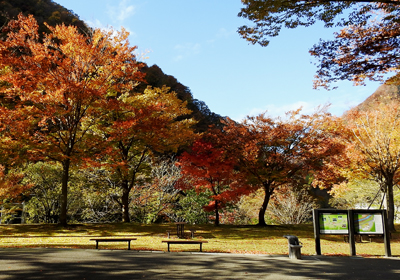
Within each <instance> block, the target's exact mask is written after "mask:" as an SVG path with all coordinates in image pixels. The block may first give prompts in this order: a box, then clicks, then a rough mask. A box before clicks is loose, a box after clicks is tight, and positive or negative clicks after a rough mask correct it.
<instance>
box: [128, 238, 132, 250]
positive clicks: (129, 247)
mask: <svg viewBox="0 0 400 280" xmlns="http://www.w3.org/2000/svg"><path fill="white" fill-rule="evenodd" d="M130 249H131V241H130V240H128V250H130Z"/></svg>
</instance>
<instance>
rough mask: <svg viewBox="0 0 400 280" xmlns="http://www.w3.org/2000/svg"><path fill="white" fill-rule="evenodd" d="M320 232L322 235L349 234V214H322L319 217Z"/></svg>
mask: <svg viewBox="0 0 400 280" xmlns="http://www.w3.org/2000/svg"><path fill="white" fill-rule="evenodd" d="M319 230H320V233H322V234H348V233H349V225H348V222H347V214H345V213H343V214H337V213H336V214H333V213H322V214H321V215H319Z"/></svg>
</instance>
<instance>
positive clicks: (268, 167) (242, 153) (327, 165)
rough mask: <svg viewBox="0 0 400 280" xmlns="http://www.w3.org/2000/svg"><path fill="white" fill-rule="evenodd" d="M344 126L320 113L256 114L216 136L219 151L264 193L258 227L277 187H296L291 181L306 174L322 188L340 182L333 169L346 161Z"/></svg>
mask: <svg viewBox="0 0 400 280" xmlns="http://www.w3.org/2000/svg"><path fill="white" fill-rule="evenodd" d="M342 128H343V126H342V125H341V124H340V122H339V120H338V119H336V118H334V117H332V116H330V114H328V113H326V111H325V110H323V109H321V110H318V111H316V112H315V113H314V114H312V115H301V114H300V110H297V111H292V112H289V113H288V114H287V118H286V119H281V118H276V119H273V118H270V117H267V116H265V114H260V115H258V116H256V117H247V119H245V120H244V121H243V122H242V123H240V124H238V123H236V122H234V121H232V120H227V122H226V127H225V128H224V131H223V133H221V137H220V139H221V141H222V143H223V144H222V147H224V148H225V150H226V152H227V153H228V154H229V155H230V157H231V158H233V159H236V160H237V166H238V169H239V170H240V172H242V173H243V174H245V175H246V177H247V180H248V183H249V184H250V185H252V187H253V189H254V190H257V189H260V188H262V189H263V191H264V199H263V203H262V205H261V207H260V210H259V217H258V218H259V225H265V224H266V222H265V212H266V209H267V207H268V203H269V201H270V198H271V196H272V194H273V193H274V191H277V190H279V187H280V186H283V185H290V183H294V184H293V185H296V184H295V182H294V181H295V180H298V178H299V177H302V178H306V177H307V176H308V177H310V178H312V184H313V185H314V186H320V187H324V186H326V187H328V186H330V184H331V183H332V182H334V181H336V180H340V176H339V175H338V172H337V171H336V166H341V165H344V164H345V163H346V158H345V157H344V156H342V155H343V154H344V150H345V144H344V141H343V140H342V138H341V133H342Z"/></svg>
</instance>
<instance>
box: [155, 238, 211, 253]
mask: <svg viewBox="0 0 400 280" xmlns="http://www.w3.org/2000/svg"><path fill="white" fill-rule="evenodd" d="M162 242H163V243H167V244H168V252H169V245H170V244H200V252H202V251H203V250H202V249H203V243H208V241H205V240H163V241H162Z"/></svg>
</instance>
